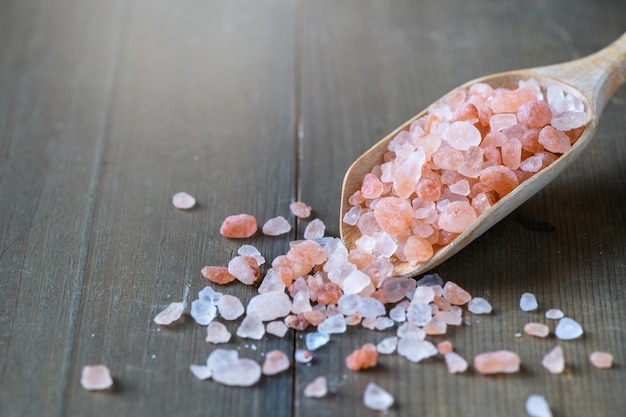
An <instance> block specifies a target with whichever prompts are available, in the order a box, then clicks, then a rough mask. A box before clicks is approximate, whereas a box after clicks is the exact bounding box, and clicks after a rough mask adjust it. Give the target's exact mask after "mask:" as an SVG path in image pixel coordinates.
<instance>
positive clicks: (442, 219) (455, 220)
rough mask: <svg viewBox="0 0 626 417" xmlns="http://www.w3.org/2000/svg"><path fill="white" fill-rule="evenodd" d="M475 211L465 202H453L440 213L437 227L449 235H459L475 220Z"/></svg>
mask: <svg viewBox="0 0 626 417" xmlns="http://www.w3.org/2000/svg"><path fill="white" fill-rule="evenodd" d="M477 217H478V216H477V215H476V210H474V208H473V207H472V206H471V205H470V203H468V202H467V201H454V202H452V203H450V204H448V206H446V208H444V209H443V210H442V211H441V214H440V215H439V226H440V227H441V228H442V229H443V230H445V231H447V232H450V233H461V232H463V231H464V230H465V229H467V228H468V227H469V225H470V224H472V223H473V222H474V221H475V220H476V219H477Z"/></svg>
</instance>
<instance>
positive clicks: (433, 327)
mask: <svg viewBox="0 0 626 417" xmlns="http://www.w3.org/2000/svg"><path fill="white" fill-rule="evenodd" d="M447 327H448V326H447V325H446V322H445V321H443V320H440V319H438V318H436V317H433V318H432V319H431V320H430V321H429V322H428V323H426V324H425V325H424V327H423V328H422V330H424V333H426V334H429V335H439V334H446V330H447Z"/></svg>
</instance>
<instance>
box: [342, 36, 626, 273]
mask: <svg viewBox="0 0 626 417" xmlns="http://www.w3.org/2000/svg"><path fill="white" fill-rule="evenodd" d="M530 78H532V79H534V80H536V81H537V83H538V84H539V86H540V87H542V88H547V87H549V86H554V85H558V86H559V87H561V88H562V89H563V90H564V91H565V92H566V93H569V94H572V95H574V96H575V97H577V98H579V99H581V100H582V102H583V103H584V105H585V112H586V114H587V123H586V124H585V129H584V131H583V133H582V135H581V136H580V137H579V138H578V140H577V141H576V142H575V143H574V144H573V145H572V147H571V149H570V150H568V151H567V152H566V153H564V154H563V155H561V156H560V157H559V158H558V159H557V160H556V161H554V162H552V163H551V164H550V165H548V166H547V167H546V168H544V169H542V170H541V171H539V172H537V173H536V174H535V175H533V176H531V177H530V178H529V179H527V180H526V181H524V182H522V183H521V184H519V185H518V186H517V187H516V188H515V189H514V190H513V191H511V192H510V193H509V194H507V195H506V196H504V197H502V198H501V199H500V200H499V201H498V202H497V203H495V204H494V205H493V206H492V207H491V208H489V209H488V210H486V211H485V212H484V213H482V214H481V215H480V216H479V217H478V218H477V219H476V220H475V221H474V222H473V223H472V224H471V225H470V226H469V227H468V228H467V229H466V230H465V231H464V232H462V233H461V234H459V235H458V236H457V237H456V238H455V239H454V240H453V241H452V242H450V243H449V244H447V245H445V246H436V247H435V248H434V249H435V252H434V254H433V257H432V258H431V259H429V260H428V261H426V262H423V263H417V264H411V263H408V262H403V261H401V260H400V259H398V258H396V257H395V256H394V257H392V259H391V261H392V262H393V264H394V275H395V276H415V275H419V274H422V273H424V272H426V271H428V270H430V269H432V268H434V267H435V266H437V265H439V264H441V263H442V262H444V261H446V260H447V259H448V258H450V257H451V256H452V255H454V254H456V253H457V252H458V251H460V250H461V249H463V248H464V247H465V246H467V245H468V244H469V243H470V242H472V241H473V240H474V239H476V238H477V237H478V236H480V235H481V234H482V233H484V232H485V231H487V230H488V229H489V228H490V227H492V226H493V225H494V224H496V223H497V222H499V221H500V220H502V219H503V218H504V217H506V216H507V215H508V214H510V213H511V212H512V211H513V210H515V209H516V208H517V207H519V206H520V205H521V204H522V203H524V202H525V201H526V200H528V199H529V198H530V197H532V196H533V195H534V194H535V193H537V192H538V191H539V190H541V189H542V188H543V187H545V186H546V185H547V184H548V183H549V182H550V181H552V180H553V179H554V178H555V177H556V176H557V175H558V174H560V173H561V172H562V171H563V170H564V169H565V168H566V167H567V166H568V165H569V164H571V163H572V162H573V161H574V160H575V159H576V157H577V156H578V155H580V153H581V152H582V151H583V149H584V148H585V147H586V146H587V145H588V144H589V142H590V140H591V138H592V137H593V134H594V133H595V131H596V128H597V124H598V120H599V118H600V114H601V112H602V110H603V109H604V106H605V105H606V103H607V102H608V100H609V99H610V98H611V96H612V95H613V93H614V92H615V91H616V90H617V89H618V88H619V86H620V85H622V84H623V83H624V82H625V81H626V33H625V34H624V35H622V36H621V37H620V38H619V39H617V40H616V41H615V42H613V43H612V44H610V45H609V46H607V47H606V48H604V49H602V50H600V51H599V52H596V53H594V54H592V55H589V56H587V57H584V58H581V59H577V60H574V61H569V62H565V63H562V64H557V65H550V66H545V67H537V68H530V69H524V70H517V71H509V72H503V73H498V74H493V75H489V76H486V77H481V78H477V79H474V80H472V81H469V82H467V83H465V84H463V85H461V86H459V87H457V88H455V89H454V90H452V91H455V90H458V89H462V88H468V87H470V86H471V85H473V84H476V83H486V84H489V85H490V86H492V87H493V88H499V87H503V88H509V89H510V88H516V87H517V86H518V82H519V81H520V80H528V79H530ZM426 112H427V110H424V111H422V112H421V113H419V114H417V115H416V116H414V117H412V118H411V119H409V120H408V121H407V122H406V123H404V124H402V125H401V126H399V127H398V128H397V129H395V130H394V131H393V132H391V133H390V134H389V135H388V136H386V137H385V138H383V139H382V140H380V141H379V142H378V143H376V144H375V145H374V146H373V147H372V148H370V149H369V150H367V151H366V152H365V153H364V154H363V155H361V156H360V157H359V158H358V159H357V160H356V161H355V162H354V163H353V164H352V165H351V166H350V168H349V169H348V171H347V173H346V175H345V178H344V182H343V188H342V196H341V224H340V231H341V238H342V240H343V241H344V243H345V245H346V247H347V248H348V249H349V250H350V249H353V248H355V247H356V243H355V242H356V240H357V239H358V238H359V237H361V233H360V231H359V229H358V227H356V226H350V225H348V224H346V223H344V222H343V216H344V215H345V214H346V212H347V211H348V210H350V208H351V205H350V204H349V202H348V199H349V198H350V196H351V195H352V194H354V193H355V192H356V191H357V190H359V189H360V188H361V185H362V182H363V178H364V176H365V175H366V174H367V173H369V172H371V170H372V168H373V167H374V166H376V165H380V164H381V163H382V162H383V155H384V154H385V153H386V152H387V151H388V149H387V147H388V145H389V143H390V142H391V140H392V139H393V138H394V137H395V136H396V135H397V134H398V133H400V132H401V131H404V130H409V126H410V125H411V123H412V122H413V121H414V120H417V119H419V118H420V117H422V116H423V115H424V114H426Z"/></svg>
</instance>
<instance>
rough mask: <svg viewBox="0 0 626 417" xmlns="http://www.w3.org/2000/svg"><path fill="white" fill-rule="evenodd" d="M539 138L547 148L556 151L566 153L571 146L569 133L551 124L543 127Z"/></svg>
mask: <svg viewBox="0 0 626 417" xmlns="http://www.w3.org/2000/svg"><path fill="white" fill-rule="evenodd" d="M537 140H538V142H539V143H540V144H542V145H543V147H544V148H546V150H548V151H550V152H554V153H565V152H567V151H568V150H569V149H570V148H571V145H570V140H569V138H568V137H567V135H566V134H565V133H563V132H562V131H560V130H558V129H555V128H554V127H552V126H550V125H548V126H546V127H544V128H543V129H541V131H540V132H539V139H537Z"/></svg>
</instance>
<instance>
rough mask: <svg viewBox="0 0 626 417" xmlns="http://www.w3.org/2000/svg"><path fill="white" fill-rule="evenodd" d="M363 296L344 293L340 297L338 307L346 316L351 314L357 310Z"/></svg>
mask: <svg viewBox="0 0 626 417" xmlns="http://www.w3.org/2000/svg"><path fill="white" fill-rule="evenodd" d="M360 300H361V296H359V295H356V294H344V295H342V296H341V298H339V302H338V304H337V309H338V310H339V312H340V313H341V314H343V315H344V316H349V315H351V314H354V313H356V312H357V310H358V308H359V301H360Z"/></svg>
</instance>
